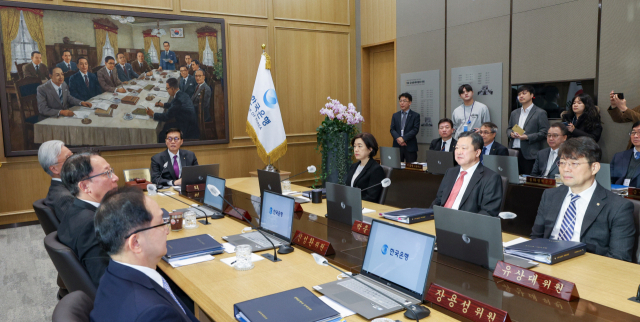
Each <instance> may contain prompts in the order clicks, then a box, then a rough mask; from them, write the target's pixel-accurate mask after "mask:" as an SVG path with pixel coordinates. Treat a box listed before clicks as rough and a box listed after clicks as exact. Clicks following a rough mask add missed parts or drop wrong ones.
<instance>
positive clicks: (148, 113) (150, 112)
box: [147, 107, 155, 117]
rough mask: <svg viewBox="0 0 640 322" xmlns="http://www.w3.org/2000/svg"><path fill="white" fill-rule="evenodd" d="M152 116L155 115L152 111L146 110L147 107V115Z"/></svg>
mask: <svg viewBox="0 0 640 322" xmlns="http://www.w3.org/2000/svg"><path fill="white" fill-rule="evenodd" d="M153 114H155V112H153V110H152V109H150V108H148V107H147V115H149V116H151V117H153Z"/></svg>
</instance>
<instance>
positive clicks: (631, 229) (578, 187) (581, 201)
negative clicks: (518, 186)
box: [531, 136, 636, 262]
mask: <svg viewBox="0 0 640 322" xmlns="http://www.w3.org/2000/svg"><path fill="white" fill-rule="evenodd" d="M559 152H560V161H559V162H558V167H559V168H560V175H561V176H562V181H563V182H564V185H562V186H560V187H558V188H552V189H547V190H545V191H544V193H543V194H542V200H541V201H540V206H539V207H538V215H537V216H536V221H535V223H534V225H533V229H532V231H531V238H549V239H553V240H571V241H576V242H582V243H585V244H587V251H588V252H590V253H594V254H598V255H602V256H608V257H613V258H616V259H621V260H624V261H627V262H629V261H631V256H632V255H631V253H632V250H633V244H634V239H635V238H636V236H635V233H636V229H635V225H636V224H635V223H634V219H633V204H632V203H631V202H630V201H628V200H625V199H624V198H622V197H620V196H618V195H616V194H615V193H613V192H611V191H609V190H607V189H605V188H603V187H602V186H601V185H600V184H599V183H598V182H597V181H596V173H598V171H599V170H600V158H601V157H602V150H600V147H599V146H598V144H597V143H596V142H595V141H594V140H593V139H592V138H590V137H585V136H583V137H578V138H572V139H569V140H567V141H565V142H564V143H563V144H562V145H560V151H559Z"/></svg>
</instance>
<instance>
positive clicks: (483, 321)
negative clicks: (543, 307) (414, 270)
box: [425, 283, 511, 322]
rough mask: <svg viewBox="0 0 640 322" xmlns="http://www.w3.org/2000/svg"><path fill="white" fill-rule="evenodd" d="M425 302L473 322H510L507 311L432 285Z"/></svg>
mask: <svg viewBox="0 0 640 322" xmlns="http://www.w3.org/2000/svg"><path fill="white" fill-rule="evenodd" d="M425 300H427V301H429V302H431V303H433V304H435V305H438V306H440V307H442V308H444V309H446V310H448V311H451V312H453V313H455V314H458V315H460V316H463V317H465V318H467V319H469V320H471V321H474V322H496V321H500V322H511V318H510V317H509V314H508V313H507V311H503V310H500V309H498V308H495V307H493V306H491V305H488V304H485V303H482V302H480V301H476V300H474V299H472V298H470V297H467V296H465V295H462V294H460V293H458V292H456V291H452V290H450V289H448V288H444V287H442V286H440V285H438V284H435V283H432V284H431V286H429V291H428V292H427V296H426V298H425Z"/></svg>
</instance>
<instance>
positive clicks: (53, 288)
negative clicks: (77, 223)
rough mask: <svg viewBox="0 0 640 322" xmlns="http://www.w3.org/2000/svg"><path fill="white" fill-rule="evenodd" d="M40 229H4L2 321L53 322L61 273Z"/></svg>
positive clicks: (0, 246)
mask: <svg viewBox="0 0 640 322" xmlns="http://www.w3.org/2000/svg"><path fill="white" fill-rule="evenodd" d="M43 239H44V231H43V230H42V228H41V227H40V225H31V226H24V227H18V228H8V229H0V321H3V322H13V321H33V322H36V321H51V314H52V313H53V309H54V308H55V306H56V304H57V303H58V300H57V299H56V294H57V292H58V286H57V284H56V277H57V275H58V274H57V271H56V269H55V267H54V266H53V263H52V262H51V259H49V255H47V251H46V250H45V249H44V244H43Z"/></svg>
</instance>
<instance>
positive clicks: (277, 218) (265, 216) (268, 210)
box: [260, 190, 295, 241]
mask: <svg viewBox="0 0 640 322" xmlns="http://www.w3.org/2000/svg"><path fill="white" fill-rule="evenodd" d="M294 204H295V201H294V199H293V198H291V197H287V196H283V195H280V194H277V193H274V192H271V191H268V190H265V191H264V193H263V194H262V209H261V213H260V228H262V229H264V230H267V231H269V232H271V233H274V234H275V235H276V236H278V237H280V238H282V239H285V240H287V241H291V226H292V224H293V207H294Z"/></svg>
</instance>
